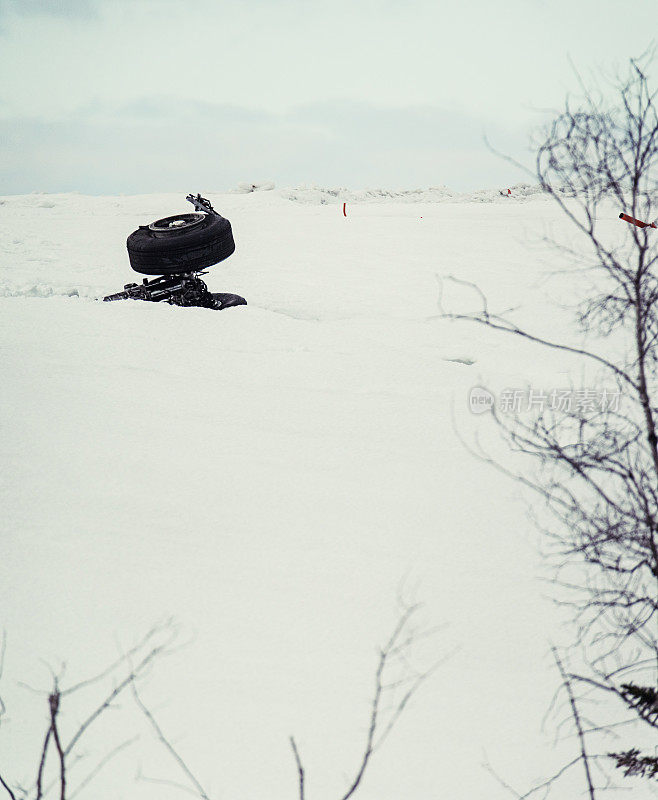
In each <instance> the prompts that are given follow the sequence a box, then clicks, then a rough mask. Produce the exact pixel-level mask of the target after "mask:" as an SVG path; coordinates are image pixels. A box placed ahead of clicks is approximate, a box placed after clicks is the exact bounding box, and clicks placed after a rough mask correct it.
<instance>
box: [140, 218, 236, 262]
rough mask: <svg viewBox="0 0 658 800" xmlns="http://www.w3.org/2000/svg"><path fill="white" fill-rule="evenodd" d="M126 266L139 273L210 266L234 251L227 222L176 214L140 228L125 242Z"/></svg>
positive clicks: (231, 233)
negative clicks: (126, 251) (126, 250)
mask: <svg viewBox="0 0 658 800" xmlns="http://www.w3.org/2000/svg"><path fill="white" fill-rule="evenodd" d="M126 246H127V248H128V257H129V258H130V266H131V267H132V268H133V269H134V270H135V272H141V273H142V274H143V275H176V274H178V273H182V272H195V271H197V270H202V269H205V268H206V267H211V266H212V265H213V264H218V263H219V262H220V261H223V260H224V259H225V258H228V257H229V256H230V255H231V253H233V252H234V251H235V242H234V241H233V231H232V230H231V223H230V222H229V221H228V220H227V219H225V218H224V217H220V216H219V215H218V214H201V213H198V212H195V213H192V214H176V215H174V216H172V217H164V218H163V219H158V220H156V221H155V222H152V223H151V224H150V225H140V227H139V228H138V229H137V230H136V231H134V232H133V233H131V234H130V236H129V237H128V241H127V242H126Z"/></svg>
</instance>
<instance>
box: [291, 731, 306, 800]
mask: <svg viewBox="0 0 658 800" xmlns="http://www.w3.org/2000/svg"><path fill="white" fill-rule="evenodd" d="M290 746H291V747H292V752H293V753H294V755H295V764H297V773H298V775H299V800H304V767H303V766H302V761H301V758H300V757H299V751H298V750H297V745H296V744H295V739H294V738H293V737H292V736H291V737H290Z"/></svg>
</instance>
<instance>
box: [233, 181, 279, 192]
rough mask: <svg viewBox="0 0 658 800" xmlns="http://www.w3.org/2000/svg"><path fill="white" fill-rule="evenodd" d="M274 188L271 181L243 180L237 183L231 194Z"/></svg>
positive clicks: (264, 190) (265, 190)
mask: <svg viewBox="0 0 658 800" xmlns="http://www.w3.org/2000/svg"><path fill="white" fill-rule="evenodd" d="M272 189H274V184H273V183H272V181H262V182H261V183H248V182H246V181H243V182H242V183H239V184H238V185H237V186H236V187H235V189H233V190H232V191H231V194H249V192H270V191H272Z"/></svg>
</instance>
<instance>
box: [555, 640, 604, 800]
mask: <svg viewBox="0 0 658 800" xmlns="http://www.w3.org/2000/svg"><path fill="white" fill-rule="evenodd" d="M552 651H553V658H554V659H555V663H556V665H557V668H558V669H559V671H560V675H561V677H562V683H563V685H564V688H565V689H566V691H567V695H568V697H569V705H570V706H571V715H572V717H573V722H574V725H575V726H576V730H577V731H578V740H579V742H580V758H579V760H580V761H582V762H583V769H584V771H585V779H586V781H587V790H588V792H589V797H590V800H596V792H595V791H594V784H593V782H592V773H591V771H590V768H589V756H588V754H587V746H586V744H585V732H584V730H583V725H582V722H581V719H580V712H579V711H578V706H577V704H576V698H575V695H574V693H573V688H572V685H571V679H570V678H569V676H568V675H567V673H566V672H565V670H564V667H563V666H562V661H561V660H560V657H559V655H558V652H557V650H556V649H555V648H554V647H553V648H552Z"/></svg>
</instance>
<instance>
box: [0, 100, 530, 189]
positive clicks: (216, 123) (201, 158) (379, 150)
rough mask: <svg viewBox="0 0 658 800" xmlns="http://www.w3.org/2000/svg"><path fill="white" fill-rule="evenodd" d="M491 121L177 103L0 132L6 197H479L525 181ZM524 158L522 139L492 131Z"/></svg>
mask: <svg viewBox="0 0 658 800" xmlns="http://www.w3.org/2000/svg"><path fill="white" fill-rule="evenodd" d="M485 127H486V121H485V120H478V119H477V118H474V117H471V116H469V115H465V114H458V113H455V112H446V111H443V110H441V109H435V108H431V107H415V108H397V109H396V108H382V107H377V106H372V105H369V104H365V103H361V104H358V103H353V102H350V103H348V102H342V103H318V104H313V105H306V106H299V107H296V108H294V109H292V110H291V111H290V112H288V113H285V114H274V113H271V112H265V111H262V110H254V109H249V108H245V107H239V106H231V105H219V104H217V105H214V104H209V103H197V102H193V101H183V102H181V101H179V100H177V99H176V98H163V97H160V98H148V99H146V100H145V101H144V102H143V103H138V102H132V103H130V104H128V105H126V106H123V107H121V108H112V107H103V106H102V105H96V106H93V107H88V108H86V109H85V110H84V111H80V112H78V113H77V114H75V115H71V116H69V117H67V118H59V119H51V120H47V119H38V118H21V119H5V120H1V121H0V137H1V138H2V139H3V140H4V141H5V142H6V146H5V148H4V149H3V151H2V152H1V153H0V183H1V184H2V185H3V186H4V187H5V191H6V192H28V191H33V190H42V191H57V190H62V191H64V190H78V191H84V192H91V193H114V192H117V193H120V192H126V193H130V192H139V193H141V192H151V191H164V190H178V189H188V188H189V187H190V186H192V187H194V186H196V185H199V186H204V185H205V186H209V187H211V188H213V189H228V188H231V187H232V186H234V185H236V184H237V183H238V182H240V181H244V180H263V179H267V180H274V181H275V182H276V183H277V184H278V185H296V184H300V183H320V184H323V185H343V186H352V187H354V188H358V187H363V186H378V187H382V186H398V187H408V188H414V187H418V186H430V185H436V184H448V185H449V186H451V187H453V188H455V189H464V190H467V189H473V188H483V187H486V186H491V185H496V182H502V183H504V184H509V183H514V182H515V181H516V180H518V179H519V178H520V177H521V175H520V173H518V172H516V171H514V170H512V168H511V167H510V166H509V165H508V164H506V163H505V162H503V161H502V160H501V159H499V158H497V157H496V156H494V155H492V154H491V153H490V152H489V150H488V149H487V147H486V145H485V144H484V141H483V136H482V132H483V129H484V128H485ZM488 132H489V135H490V136H491V138H492V139H493V140H494V141H495V142H496V143H497V144H498V145H499V146H500V147H501V149H504V150H508V151H511V152H512V153H513V154H514V155H515V156H519V157H521V158H523V156H524V146H525V136H524V135H519V134H518V133H515V132H510V131H506V130H504V129H501V128H499V127H497V126H495V125H490V126H489V127H488Z"/></svg>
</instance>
